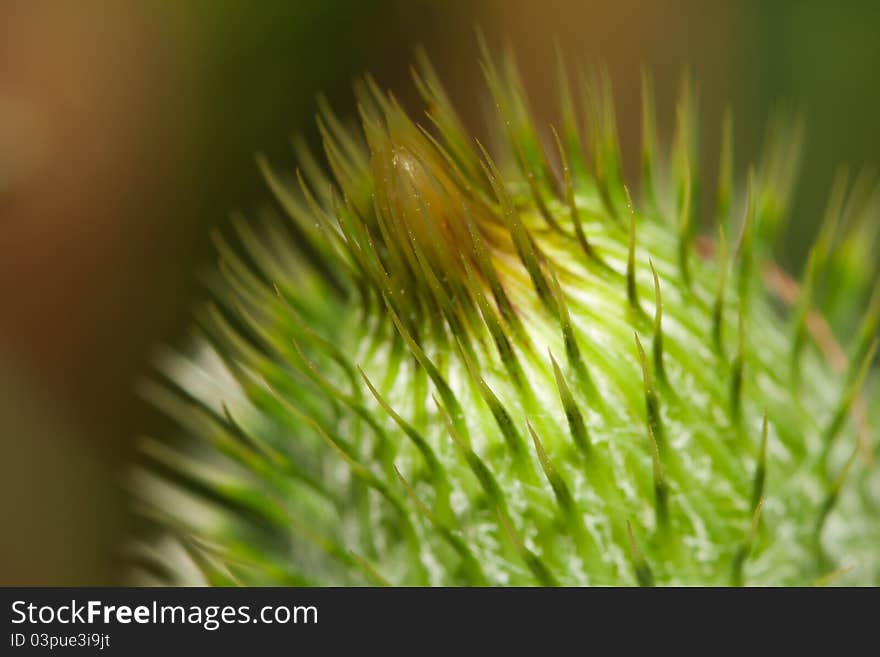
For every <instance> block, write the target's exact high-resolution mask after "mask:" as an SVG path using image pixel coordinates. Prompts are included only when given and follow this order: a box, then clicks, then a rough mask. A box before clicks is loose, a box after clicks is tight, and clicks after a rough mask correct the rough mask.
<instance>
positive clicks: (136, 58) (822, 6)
mask: <svg viewBox="0 0 880 657" xmlns="http://www.w3.org/2000/svg"><path fill="white" fill-rule="evenodd" d="M476 25H480V26H481V27H482V29H483V30H484V32H485V33H486V35H487V36H488V38H489V41H490V42H491V43H492V44H494V45H496V46H500V45H502V44H503V43H504V42H505V41H509V42H510V43H511V44H512V45H513V47H514V49H515V51H516V52H517V55H518V58H519V62H520V65H521V68H522V71H523V75H524V78H525V81H526V86H527V87H528V89H529V91H530V92H531V95H532V97H533V99H534V104H535V107H534V109H535V110H536V112H537V114H538V115H539V116H541V117H547V120H550V118H551V117H552V111H553V103H554V101H553V99H554V98H555V94H554V90H553V87H552V84H553V83H552V80H553V76H552V74H550V73H551V72H552V71H553V68H552V67H553V61H554V59H553V57H554V54H553V45H554V41H558V43H559V44H560V46H561V47H562V49H563V50H564V51H565V52H566V54H567V55H568V56H569V57H570V58H571V59H572V60H577V59H579V58H586V57H592V58H594V59H598V60H600V61H603V62H605V63H606V64H607V66H608V68H609V70H610V72H611V75H612V79H613V83H614V90H615V96H616V101H617V105H618V111H619V113H620V117H619V125H620V129H621V136H622V145H623V148H624V157H625V161H626V162H627V170H628V171H629V172H631V173H634V172H635V167H634V166H632V165H633V163H635V162H637V159H636V158H637V155H636V154H637V152H638V150H637V149H638V139H639V130H638V113H639V69H640V66H641V65H642V64H644V65H646V66H648V67H650V69H651V70H652V71H653V74H654V78H655V88H656V92H657V96H658V104H659V109H660V118H661V129H662V130H663V131H664V132H667V133H669V131H671V124H672V116H673V107H674V99H675V96H676V94H677V92H678V87H679V80H680V77H681V74H682V71H683V70H684V69H685V67H690V69H691V70H692V72H693V75H694V79H695V80H696V81H697V82H698V86H699V91H700V97H701V115H702V124H703V138H704V143H705V146H704V148H703V150H704V155H705V159H706V163H707V166H709V167H712V169H711V170H712V171H714V161H715V160H717V149H715V148H714V146H713V144H715V143H717V140H718V135H719V123H720V117H721V113H722V111H723V109H724V107H725V106H726V105H727V104H729V105H730V106H731V107H732V109H733V111H734V115H735V124H736V134H737V141H736V155H737V159H738V163H739V165H740V172H742V167H743V163H744V162H745V161H747V160H749V159H754V158H755V157H757V155H758V153H759V150H760V145H761V142H762V139H763V137H764V129H765V125H766V122H767V119H768V117H769V116H770V114H771V113H772V110H773V108H774V106H775V105H776V103H777V102H779V101H780V100H783V101H791V102H794V103H796V104H797V105H798V106H799V107H800V108H801V109H802V110H803V113H804V115H805V118H806V122H807V140H806V150H805V161H804V167H803V171H802V174H801V185H800V186H799V188H798V193H797V196H796V199H795V204H794V214H793V216H794V221H793V222H792V228H791V234H790V236H789V239H788V240H787V244H788V247H789V248H788V249H787V250H786V252H785V253H784V254H783V259H784V260H785V262H784V263H783V264H785V265H786V266H787V267H788V268H789V269H790V270H792V271H793V272H795V273H796V272H797V271H798V269H799V267H800V263H801V262H802V260H803V254H804V250H805V246H806V244H808V243H809V241H810V239H811V238H812V236H813V234H814V232H815V230H816V222H817V220H818V219H819V217H820V215H821V213H822V208H823V206H824V203H825V197H826V195H827V192H828V189H829V187H830V184H831V179H832V177H833V174H834V172H835V170H836V167H837V166H838V165H839V164H840V163H848V164H849V165H851V167H852V168H853V169H859V168H860V167H862V166H864V165H867V164H870V163H872V162H873V163H875V164H880V123H878V118H880V38H878V35H880V3H877V2H875V1H872V0H866V1H865V2H848V3H829V2H819V1H811V0H802V1H799V2H784V1H777V2H762V1H761V0H747V1H744V2H732V1H723V2H721V1H719V2H712V1H705V0H680V1H677V2H672V1H660V0H656V1H652V2H645V1H644V0H642V1H638V0H614V1H613V2H611V1H607V0H606V1H592V0H582V1H578V0H540V2H537V1H535V0H474V1H473V2H466V1H464V0H262V1H261V2H246V1H244V0H239V1H237V2H233V1H232V0H183V1H181V2H162V1H160V0H156V1H155V2H149V1H148V2H137V1H135V0H131V1H129V2H124V1H123V2H119V1H115V0H106V1H98V0H76V1H73V0H71V1H65V0H57V1H54V2H43V1H40V0H21V1H16V0H4V2H2V3H0V584H27V585H36V584H105V583H114V582H116V581H119V580H118V578H119V574H120V573H119V567H118V563H119V561H118V559H117V556H116V547H117V546H118V542H119V535H120V533H121V532H122V531H123V528H124V526H125V513H124V497H123V495H122V494H121V492H120V486H119V482H120V480H121V478H122V477H123V476H124V472H125V463H126V461H127V459H128V458H129V456H130V448H131V444H132V439H133V438H134V437H135V436H137V435H138V433H139V432H141V431H143V430H144V428H145V427H147V426H149V425H150V422H151V421H152V420H151V417H150V413H149V411H148V409H146V408H144V407H143V405H142V404H141V403H140V402H139V401H138V399H137V397H136V395H135V394H134V383H135V381H136V380H137V378H138V376H140V375H141V374H142V373H143V372H145V371H146V368H147V364H148V363H149V360H150V356H151V354H152V353H153V351H154V349H155V347H156V346H157V345H159V344H162V343H174V342H175V341H178V340H180V338H181V336H182V335H183V333H184V331H185V328H186V325H187V312H186V309H187V307H188V305H189V303H190V302H191V300H192V299H193V298H194V297H195V296H196V295H197V294H198V284H197V281H198V272H199V271H200V269H201V268H203V267H204V266H206V264H207V263H209V262H210V261H211V252H210V248H209V246H208V244H209V240H208V239H207V231H208V230H209V229H210V228H211V227H212V226H214V225H217V224H218V223H222V222H223V221H224V220H225V218H226V217H227V214H228V212H229V211H230V210H231V209H241V210H243V211H244V212H246V213H254V212H258V211H259V210H260V208H261V206H262V204H263V203H265V202H266V200H267V199H268V198H269V196H268V193H267V191H266V190H265V189H264V188H263V186H262V183H261V181H260V178H259V176H258V174H257V171H256V167H255V166H254V155H255V153H257V152H264V153H266V154H267V155H269V157H270V158H272V159H273V160H274V161H276V162H278V163H280V164H284V165H288V166H292V165H293V155H292V151H291V148H290V140H289V137H290V136H291V135H292V134H295V133H300V134H302V135H303V136H304V138H306V139H307V140H311V141H313V142H314V140H315V137H316V135H315V130H314V127H313V119H312V117H313V114H314V112H315V95H316V94H317V93H318V92H323V93H325V94H326V95H327V97H328V98H329V99H330V100H331V102H332V103H333V104H334V106H335V107H337V108H338V109H339V110H340V113H342V114H346V108H351V93H350V91H349V89H350V83H351V81H352V80H353V79H354V78H355V77H356V76H357V75H358V74H360V73H362V72H363V71H365V70H369V71H371V72H373V74H374V75H375V77H376V78H377V79H378V81H379V82H380V84H381V85H382V86H384V87H389V88H392V89H394V90H395V92H396V93H397V94H398V95H399V96H400V97H402V98H403V100H404V102H411V101H412V99H413V96H414V94H413V89H412V85H411V83H410V80H409V63H410V61H411V55H412V51H413V48H414V47H415V46H416V45H418V44H422V45H424V46H425V47H426V48H427V50H428V51H429V53H430V55H431V57H432V60H433V61H434V63H435V65H436V67H437V69H438V70H439V72H440V73H441V76H442V78H443V79H444V80H445V81H446V83H447V84H448V86H449V88H450V91H451V93H452V95H453V97H454V98H455V99H456V100H457V101H458V103H459V104H460V106H461V107H462V108H463V113H464V114H465V115H466V116H467V118H468V120H469V121H470V122H471V123H472V125H474V126H475V129H477V130H478V131H479V130H480V109H481V102H482V101H481V98H482V93H483V89H482V82H481V73H480V70H479V67H478V66H477V64H476V61H477V45H476V39H475V38H474V36H473V35H474V27H475V26H476ZM348 114H351V112H350V111H349V112H348Z"/></svg>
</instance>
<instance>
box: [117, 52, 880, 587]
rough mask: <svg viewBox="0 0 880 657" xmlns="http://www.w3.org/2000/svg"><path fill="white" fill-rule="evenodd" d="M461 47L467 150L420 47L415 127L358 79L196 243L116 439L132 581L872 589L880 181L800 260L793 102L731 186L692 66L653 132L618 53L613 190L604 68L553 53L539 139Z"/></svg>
mask: <svg viewBox="0 0 880 657" xmlns="http://www.w3.org/2000/svg"><path fill="white" fill-rule="evenodd" d="M483 67H484V70H485V73H486V79H487V83H488V87H489V92H490V97H491V100H492V106H493V108H494V114H493V115H492V118H491V127H492V128H493V133H494V134H495V136H496V139H495V142H496V143H494V144H493V145H492V148H491V149H487V148H484V147H483V145H482V144H481V143H479V142H478V141H476V140H474V139H473V138H472V137H470V136H469V135H468V133H467V132H466V130H465V128H464V127H463V123H462V121H461V120H460V118H459V117H458V115H457V114H456V112H455V109H454V108H453V106H452V104H451V102H450V100H449V98H448V96H447V95H446V93H445V92H444V90H443V88H442V86H441V84H440V82H439V80H438V79H437V76H436V75H435V74H434V73H433V71H432V69H431V67H430V65H429V64H428V63H427V59H426V58H424V57H423V56H420V57H419V67H418V73H416V74H415V81H416V84H417V86H418V88H419V91H420V92H421V94H422V96H423V98H424V100H425V105H426V110H427V114H426V117H425V119H424V121H422V123H423V125H419V124H418V123H416V122H415V121H413V120H412V119H411V118H410V117H409V116H408V115H407V114H406V112H405V111H404V110H403V109H401V108H400V107H399V106H398V104H397V103H396V102H395V100H394V98H393V96H391V95H390V94H387V93H385V92H383V91H381V90H379V88H378V87H377V86H376V84H375V83H374V82H373V81H372V79H370V78H366V79H365V80H364V81H363V82H362V83H361V84H360V87H359V89H358V98H359V105H358V113H359V117H360V129H358V130H354V129H349V128H348V127H346V126H345V125H344V124H343V122H342V121H341V120H340V119H339V118H337V117H336V115H334V113H333V112H332V111H331V110H330V108H329V107H327V106H326V105H325V104H322V106H321V108H320V109H321V111H320V117H319V121H318V123H319V129H320V131H321V134H322V136H323V141H324V153H323V157H321V158H319V157H316V156H315V155H313V154H311V153H308V152H306V151H304V150H300V152H298V153H297V155H298V160H299V168H298V170H297V171H296V172H295V173H294V174H291V173H285V172H281V171H279V170H277V169H276V168H275V167H273V166H272V165H271V164H270V163H269V162H268V161H267V160H266V159H265V158H259V162H258V163H259V166H260V168H261V170H262V172H263V174H264V176H265V178H266V181H267V183H268V186H269V188H270V189H271V191H272V193H273V194H274V196H275V198H276V199H277V201H278V204H279V206H280V207H281V208H283V210H284V213H285V216H284V217H283V218H282V217H278V218H268V219H266V220H265V221H264V222H263V223H262V224H261V225H260V226H259V227H254V226H253V225H252V224H251V223H248V222H247V221H245V220H244V218H241V217H239V218H235V219H234V220H233V222H232V223H233V227H234V235H233V236H232V239H230V236H226V235H221V234H219V233H218V234H216V235H215V243H216V248H217V253H218V266H217V268H216V271H214V272H213V275H212V276H211V277H210V282H209V287H210V290H211V295H210V296H211V298H210V299H209V300H208V301H207V302H206V303H205V304H204V305H203V306H201V307H200V308H198V309H197V311H196V312H195V318H196V322H195V325H194V330H193V336H194V338H193V341H192V345H191V349H189V350H188V351H185V352H184V353H182V354H180V353H171V352H168V353H167V354H166V355H165V356H164V357H163V358H162V359H161V364H160V367H159V368H158V373H157V374H156V376H154V377H153V378H151V379H150V380H149V381H148V382H145V383H144V385H143V388H142V390H143V393H144V395H145V396H146V397H147V398H148V399H149V400H150V401H151V402H153V403H154V404H155V405H156V406H157V407H159V408H160V409H162V410H163V411H164V412H165V413H167V414H168V415H169V416H170V417H171V418H172V419H173V420H174V421H175V423H176V424H177V426H178V427H179V430H178V431H173V432H171V433H169V434H168V435H164V436H162V437H160V438H144V439H143V440H142V442H141V459H140V460H139V465H138V467H137V468H136V470H135V472H134V474H133V476H132V478H131V481H130V485H131V490H132V496H133V506H134V509H135V511H136V513H137V514H138V515H139V517H141V518H142V519H143V521H144V522H143V523H142V525H143V528H142V530H141V531H140V532H139V533H138V534H137V535H136V536H135V537H133V539H132V541H131V543H130V545H129V546H128V553H129V555H130V557H131V562H132V571H133V578H134V579H135V581H138V582H157V581H158V582H168V583H209V584H216V585H227V584H229V585H236V584H278V585H283V584H297V585H331V584H333V585H361V584H392V585H553V584H561V585H649V584H658V585H729V584H732V585H740V584H745V585H810V584H817V583H826V582H829V583H835V584H837V583H846V584H872V585H878V584H880V550H878V548H877V546H878V545H880V469H878V466H877V465H876V460H877V456H878V454H877V452H878V447H877V441H876V439H875V438H874V437H873V435H872V434H871V432H870V427H871V426H872V424H873V425H874V426H876V424H877V421H878V417H877V416H878V413H877V406H878V405H877V404H876V403H875V404H871V403H870V400H872V399H873V398H874V396H875V395H876V383H875V381H874V379H876V376H875V374H874V372H873V371H872V369H871V364H872V362H873V360H874V356H875V353H876V348H877V342H876V335H877V325H878V321H880V291H878V290H880V288H878V287H877V284H876V279H877V259H876V255H875V254H876V244H877V220H876V214H877V204H878V200H880V196H878V193H877V188H876V187H872V186H871V185H868V184H864V183H863V184H861V186H860V184H856V185H854V186H852V188H849V187H847V185H846V182H845V180H843V179H841V181H840V185H838V186H836V187H835V189H836V191H835V192H834V193H833V194H832V198H831V200H830V201H829V204H828V208H827V209H825V210H824V211H825V214H826V217H825V221H824V224H823V229H822V231H821V233H820V235H819V237H818V238H817V240H816V242H815V245H814V247H813V249H812V250H811V255H810V260H809V264H808V265H807V267H806V268H805V272H804V274H803V276H802V280H801V281H800V282H799V283H795V282H794V281H792V280H791V278H790V277H788V276H787V275H786V274H785V273H784V272H782V271H781V270H780V269H779V268H778V267H776V266H775V265H774V264H773V249H774V239H775V238H776V236H777V235H779V234H780V232H781V229H782V228H783V227H784V226H785V225H786V222H787V220H788V213H787V211H786V210H787V207H788V204H789V200H790V198H791V195H792V191H793V181H794V172H795V171H796V167H797V153H798V151H799V148H798V140H799V139H800V138H801V128H800V125H799V124H798V122H797V121H794V120H792V121H780V122H779V124H778V126H777V128H776V129H775V130H774V131H772V132H771V139H770V143H769V144H768V148H767V151H766V156H765V158H764V159H763V160H762V161H761V162H760V163H759V164H758V166H757V167H750V168H749V169H748V173H747V174H746V175H745V176H743V177H744V178H745V180H744V183H742V184H741V183H740V182H739V180H738V179H739V177H740V176H737V175H735V174H736V171H737V170H738V168H737V167H735V162H734V144H735V142H734V136H733V131H732V122H731V121H730V119H729V117H728V118H727V120H726V121H725V124H724V130H723V147H722V153H723V155H722V158H721V167H720V171H718V172H707V171H704V170H702V169H701V168H700V163H699V159H698V152H699V148H698V134H699V126H698V124H697V121H696V115H697V111H696V100H695V98H694V97H693V94H692V93H691V92H690V91H689V89H688V88H687V87H686V88H685V90H684V92H683V94H682V96H681V100H680V102H679V105H678V108H677V113H676V116H677V127H676V131H675V134H674V135H673V139H672V140H671V147H670V148H669V149H663V148H660V146H659V145H658V142H659V140H658V138H657V135H656V128H655V121H654V117H653V102H652V100H651V93H650V88H651V85H650V80H649V79H648V78H647V77H646V78H645V84H644V85H643V109H644V111H643V130H642V133H643V134H642V137H643V149H642V162H641V172H642V175H641V184H640V186H639V188H638V189H636V188H633V193H632V195H631V194H630V190H629V189H628V187H627V185H626V184H625V182H624V176H623V174H622V168H621V162H620V155H619V149H618V146H617V133H616V127H615V115H614V108H613V102H612V91H611V84H610V81H609V80H608V77H607V76H606V75H605V74H604V73H603V72H602V71H601V70H600V71H597V72H596V73H595V74H593V75H587V76H584V78H585V79H584V80H582V81H581V82H580V83H579V84H578V85H577V86H576V87H575V86H574V85H571V84H570V83H569V76H568V74H567V73H566V71H565V66H564V64H563V63H561V62H560V66H559V70H558V71H557V74H558V77H559V79H560V85H559V86H560V107H561V113H560V120H559V122H558V125H557V126H555V127H552V126H551V127H550V129H548V130H544V129H543V128H539V126H537V125H536V124H535V122H534V121H533V120H532V118H531V115H530V111H529V109H528V102H527V99H526V97H525V95H524V93H523V91H522V89H521V84H520V82H519V78H518V75H517V73H516V68H515V65H514V63H513V60H512V58H511V57H505V58H502V60H501V61H495V60H494V59H493V58H492V57H491V56H490V55H489V54H488V51H487V52H486V53H485V55H484V60H483ZM704 187H711V188H715V189H716V192H717V193H716V196H717V203H716V206H715V207H714V208H712V209H711V211H708V210H705V211H704V212H702V213H701V212H700V208H698V203H697V199H698V198H700V190H701V189H702V188H704ZM820 211H822V210H820ZM702 215H707V216H708V215H712V216H713V225H712V226H711V227H710V228H709V229H707V230H706V233H707V234H706V235H703V234H702V232H703V230H702V229H703V224H702V222H701V221H700V219H699V217H700V216H702ZM817 299H821V300H822V304H823V307H818V306H817V305H816V303H815V302H816V300H817ZM859 305H861V306H862V308H863V309H862V311H861V313H860V314H861V320H860V324H859V328H858V329H857V330H856V331H855V332H854V334H853V335H852V336H847V339H846V340H845V341H844V344H847V345H848V347H847V348H846V349H841V347H840V346H839V344H838V342H837V340H835V338H834V337H833V336H832V335H831V333H830V330H829V326H835V318H834V316H832V313H834V312H841V313H849V314H851V313H852V311H853V308H854V307H858V306H859ZM870 413H872V414H873V417H869V414H870Z"/></svg>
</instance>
